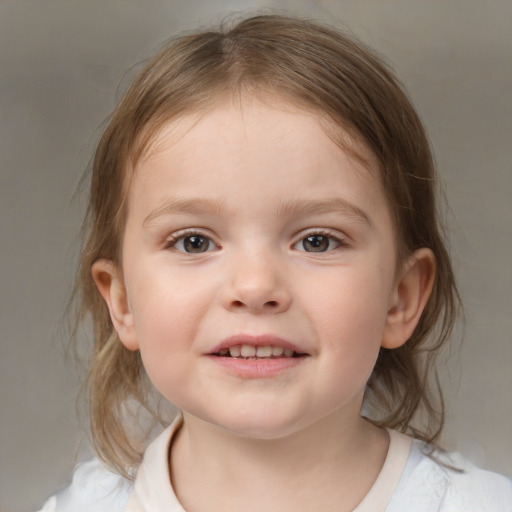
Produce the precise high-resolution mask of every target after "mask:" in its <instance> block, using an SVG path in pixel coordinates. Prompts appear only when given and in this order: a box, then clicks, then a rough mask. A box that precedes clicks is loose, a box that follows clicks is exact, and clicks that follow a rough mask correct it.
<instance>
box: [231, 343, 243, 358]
mask: <svg viewBox="0 0 512 512" xmlns="http://www.w3.org/2000/svg"><path fill="white" fill-rule="evenodd" d="M229 355H230V356H231V357H240V345H234V346H233V347H229Z"/></svg>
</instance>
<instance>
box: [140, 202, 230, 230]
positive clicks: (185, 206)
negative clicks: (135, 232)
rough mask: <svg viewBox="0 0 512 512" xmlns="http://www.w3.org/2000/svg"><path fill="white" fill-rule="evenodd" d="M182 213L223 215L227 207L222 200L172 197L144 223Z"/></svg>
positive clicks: (144, 224)
mask: <svg viewBox="0 0 512 512" xmlns="http://www.w3.org/2000/svg"><path fill="white" fill-rule="evenodd" d="M176 213H181V214H185V215H204V214H210V215H211V214H215V215H223V214H227V211H226V208H225V207H224V205H223V203H222V202H221V201H216V200H214V199H201V198H195V199H178V198H172V199H168V200H167V201H165V203H164V204H162V205H161V206H159V207H157V208H155V209H154V210H153V211H152V212H151V213H150V214H149V215H148V216H147V217H146V218H145V219H144V222H143V223H142V224H143V226H146V225H147V224H150V223H151V222H152V221H153V220H155V219H156V218H158V217H161V216H163V215H172V214H176Z"/></svg>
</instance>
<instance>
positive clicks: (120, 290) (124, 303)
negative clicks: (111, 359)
mask: <svg viewBox="0 0 512 512" xmlns="http://www.w3.org/2000/svg"><path fill="white" fill-rule="evenodd" d="M91 272H92V277H93V279H94V282H95V283H96V286H97V288H98V290H99V292H100V294H101V296H102V297H103V299H104V300H105V302H106V303H107V307H108V310H109V312H110V318H111V320H112V324H113V325H114V329H115V330H116V331H117V334H118V336H119V339H120V340H121V343H122V344H123V345H124V346H125V347H126V348H127V349H128V350H138V349H139V343H138V340H137V336H136V333H135V327H134V323H133V314H132V312H131V310H130V307H129V304H128V297H127V294H126V288H125V286H124V279H123V275H122V272H121V271H120V270H119V268H118V267H117V265H115V264H114V263H113V262H112V261H110V260H97V261H95V262H94V263H93V265H92V269H91Z"/></svg>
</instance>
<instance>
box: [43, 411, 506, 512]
mask: <svg viewBox="0 0 512 512" xmlns="http://www.w3.org/2000/svg"><path fill="white" fill-rule="evenodd" d="M181 421H182V420H181V417H178V418H177V419H176V421H174V422H173V424H172V425H170V426H169V427H168V428H167V429H166V430H164V432H162V434H160V435H159V436H158V437H157V438H156V439H155V440H154V441H153V442H152V443H151V444H150V445H149V447H148V448H147V450H146V452H145V454H144V458H143V461H142V463H141V465H140V466H139V469H138V471H137V476H136V478H135V482H131V481H128V480H126V479H124V478H123V477H121V476H119V475H116V474H114V473H112V472H110V471H109V470H108V469H106V468H105V467H104V466H103V465H102V464H101V462H99V461H98V460H93V461H90V462H87V463H85V464H81V465H80V466H79V467H78V468H77V470H76V471H75V474H74V476H73V482H72V483H71V485H70V486H69V487H68V488H67V489H65V490H64V491H62V492H61V493H59V494H57V495H56V496H53V497H52V498H50V499H49V500H48V501H47V502H46V504H45V505H44V507H43V508H42V509H41V511H40V512H185V509H184V508H183V507H182V506H181V504H180V503H179V501H178V499H177V497H176V495H175V493H174V490H173V488H172V485H171V478H170V475H169V465H168V453H169V446H170V443H171V442H172V438H173V436H174V434H175V433H176V432H177V430H178V429H179V427H180V425H181ZM389 435H390V444H389V449H388V454H387V456H386V460H385V462H384V466H383V467H382V470H381V472H380V474H379V476H378V477H377V480H376V481H375V483H374V485H373V486H372V488H371V489H370V491H369V492H368V494H367V495H366V497H365V498H364V499H363V501H362V502H361V503H360V504H359V505H358V506H357V508H356V509H355V510H354V512H512V482H511V481H510V480H508V479H507V478H505V477H503V476H501V475H498V474H496V473H492V472H490V471H484V470H481V469H478V468H476V467H474V466H473V465H472V464H470V463H469V462H467V461H466V460H465V459H463V458H462V457H460V456H459V455H456V454H455V455H453V454H442V453H439V452H434V455H431V456H428V455H427V452H428V450H429V447H428V445H426V444H425V443H422V442H420V441H417V440H412V439H411V438H410V437H408V436H405V435H403V434H400V433H398V432H395V431H393V430H390V431H389ZM449 466H453V467H456V468H458V469H459V470H460V471H457V470H452V469H449Z"/></svg>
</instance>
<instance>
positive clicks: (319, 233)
mask: <svg viewBox="0 0 512 512" xmlns="http://www.w3.org/2000/svg"><path fill="white" fill-rule="evenodd" d="M194 237H198V238H201V239H203V240H204V241H208V243H209V244H208V247H207V248H206V249H205V250H198V251H193V250H192V251H187V250H185V247H183V249H180V248H177V245H178V244H179V243H180V242H183V243H185V240H186V239H192V238H194ZM314 237H321V238H325V240H326V241H327V244H328V245H327V247H326V248H325V249H322V248H321V247H320V245H318V246H316V247H320V250H314V248H315V247H314V246H313V250H310V251H308V250H306V249H305V247H304V243H305V241H306V240H308V239H312V238H314ZM322 242H323V240H320V241H319V243H322ZM332 242H334V243H335V244H336V246H335V247H330V245H331V244H332ZM192 243H193V242H192ZM310 243H312V241H311V240H310ZM211 244H213V245H214V248H218V245H217V244H215V242H214V240H213V239H212V238H211V237H210V236H208V235H206V234H204V233H202V232H201V231H198V230H194V229H190V230H186V231H181V232H178V233H176V234H174V235H171V236H170V237H169V238H168V239H167V240H166V242H165V245H164V248H165V249H173V250H176V251H178V252H182V253H185V254H204V253H206V252H211V251H212V250H214V248H212V247H211ZM299 244H302V249H299V248H297V247H298V246H299ZM347 246H348V243H347V241H346V240H345V239H344V238H342V237H339V236H334V235H333V233H332V232H331V231H328V230H312V231H310V232H307V233H303V236H302V237H301V238H300V239H299V240H298V241H297V242H295V243H294V244H293V245H292V248H293V249H295V250H297V251H300V252H306V253H324V252H330V251H333V250H336V249H339V248H343V247H347Z"/></svg>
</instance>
